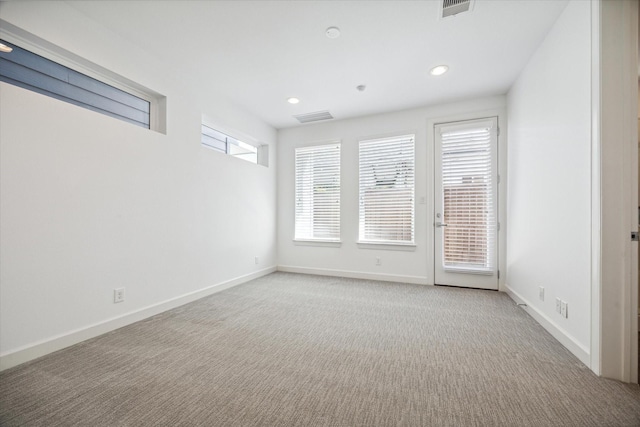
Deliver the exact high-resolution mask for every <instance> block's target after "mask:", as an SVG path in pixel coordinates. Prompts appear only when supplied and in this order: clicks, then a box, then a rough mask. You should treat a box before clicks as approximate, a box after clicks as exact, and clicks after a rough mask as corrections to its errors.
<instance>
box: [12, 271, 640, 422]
mask: <svg viewBox="0 0 640 427" xmlns="http://www.w3.org/2000/svg"><path fill="white" fill-rule="evenodd" d="M0 425H2V426H91V427H97V426H156V425H158V426H243V427H244V426H640V389H639V388H638V387H637V386H631V385H625V384H622V383H619V382H616V381H610V380H605V379H601V378H598V377H596V376H595V375H594V374H593V373H592V372H591V371H590V370H589V369H587V367H585V366H584V365H583V364H581V363H580V362H579V361H578V360H577V359H576V358H575V357H574V356H573V355H571V354H570V353H569V352H568V351H567V350H566V349H565V348H564V347H562V346H561V345H560V344H559V343H558V342H557V341H555V340H554V339H553V338H552V337H551V336H550V335H549V334H548V333H547V332H546V331H544V330H543V329H542V327H541V326H540V325H538V324H537V323H536V322H535V321H533V320H532V319H531V318H530V317H529V316H528V315H527V314H526V313H524V312H523V311H522V310H521V309H519V308H518V307H517V306H516V305H515V304H514V302H513V301H512V300H511V299H509V297H508V296H506V295H505V294H502V293H498V292H491V291H479V290H470V289H452V288H441V287H430V286H419V285H408V284H393V283H382V282H374V281H364V280H353V279H342V278H329V277H316V276H304V275H297V274H288V273H274V274H271V275H269V276H266V277H263V278H261V279H258V280H254V281H252V282H249V283H246V284H244V285H241V286H237V287H235V288H232V289H229V290H226V291H224V292H221V293H218V294H215V295H212V296H210V297H207V298H204V299H202V300H199V301H197V302H195V303H192V304H189V305H186V306H183V307H180V308H178V309H175V310H172V311H169V312H166V313H163V314H161V315H158V316H155V317H153V318H150V319H148V320H146V321H142V322H139V323H136V324H133V325H130V326H127V327H125V328H122V329H119V330H117V331H114V332H112V333H109V334H106V335H103V336H101V337H98V338H95V339H92V340H89V341H86V342H84V343H81V344H78V345H76V346H73V347H70V348H68V349H65V350H62V351H59V352H57V353H54V354H51V355H48V356H45V357H43V358H41V359H38V360H36V361H33V362H30V363H28V364H25V365H22V366H18V367H16V368H13V369H10V370H7V371H5V372H2V373H1V374H0Z"/></svg>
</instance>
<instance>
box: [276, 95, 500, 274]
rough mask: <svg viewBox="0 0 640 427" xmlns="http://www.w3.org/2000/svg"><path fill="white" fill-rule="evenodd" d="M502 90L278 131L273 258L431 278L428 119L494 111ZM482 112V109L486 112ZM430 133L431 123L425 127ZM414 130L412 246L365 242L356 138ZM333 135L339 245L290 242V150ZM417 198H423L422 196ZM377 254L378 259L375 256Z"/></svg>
mask: <svg viewBox="0 0 640 427" xmlns="http://www.w3.org/2000/svg"><path fill="white" fill-rule="evenodd" d="M504 107H505V98H504V97H502V96H498V97H492V98H483V99H478V100H472V101H466V102H459V103H454V104H447V105H440V106H432V107H425V108H418V109H412V110H407V111H399V112H394V113H387V114H379V115H373V116H367V117H361V118H355V119H349V120H341V121H331V122H325V123H317V124H314V125H306V126H301V127H296V128H290V129H283V130H280V131H279V132H278V262H279V268H280V269H282V270H287V271H298V272H307V273H317V274H327V275H342V276H348V277H360V278H374V279H379V280H397V281H405V282H411V283H422V284H433V237H432V232H433V194H432V193H433V192H432V189H433V169H432V167H433V157H432V156H433V153H432V150H433V147H432V146H431V147H429V139H431V142H430V144H433V140H432V136H431V137H428V135H427V132H428V130H427V121H428V120H431V121H434V120H436V121H437V120H438V119H445V120H443V121H449V120H463V119H470V118H477V117H486V116H487V115H498V114H499V115H500V116H501V117H500V118H501V120H502V119H504V116H503V114H502V112H503V109H504ZM487 113H488V114H487ZM430 132H431V135H432V132H433V129H431V131H430ZM408 133H414V134H415V135H416V193H415V195H416V205H415V209H416V211H415V218H416V219H415V221H416V222H415V241H416V248H415V250H414V251H401V250H389V249H383V248H380V249H364V248H360V247H358V245H357V243H356V242H357V240H358V142H359V141H360V140H363V139H369V138H376V137H380V136H390V135H403V134H408ZM333 140H340V141H341V142H342V151H341V156H342V158H341V167H342V168H341V186H342V191H341V238H342V245H341V247H318V246H308V245H297V244H294V242H293V237H294V224H295V221H294V219H295V217H294V209H295V205H294V189H295V179H294V172H295V169H294V150H295V148H296V147H300V146H305V145H314V144H318V143H322V142H327V141H333ZM421 199H424V203H421ZM376 257H380V258H381V264H382V265H380V266H377V265H375V258H376Z"/></svg>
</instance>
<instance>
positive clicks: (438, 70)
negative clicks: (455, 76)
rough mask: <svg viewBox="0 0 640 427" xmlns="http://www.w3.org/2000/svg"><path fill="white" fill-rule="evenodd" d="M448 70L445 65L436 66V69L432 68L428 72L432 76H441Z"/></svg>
mask: <svg viewBox="0 0 640 427" xmlns="http://www.w3.org/2000/svg"><path fill="white" fill-rule="evenodd" d="M448 69H449V67H448V66H447V65H438V66H437V67H433V68H432V69H431V71H429V72H430V73H431V75H432V76H441V75H443V74H444V73H446V72H447V70H448Z"/></svg>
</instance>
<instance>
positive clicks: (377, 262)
mask: <svg viewBox="0 0 640 427" xmlns="http://www.w3.org/2000/svg"><path fill="white" fill-rule="evenodd" d="M376 265H382V261H381V260H380V257H379V256H377V257H376Z"/></svg>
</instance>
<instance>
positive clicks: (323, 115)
mask: <svg viewBox="0 0 640 427" xmlns="http://www.w3.org/2000/svg"><path fill="white" fill-rule="evenodd" d="M293 117H295V118H296V119H298V121H299V122H300V123H310V122H319V121H321V120H330V119H333V116H332V115H331V113H330V112H328V111H316V112H315V113H306V114H298V115H296V116H293Z"/></svg>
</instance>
